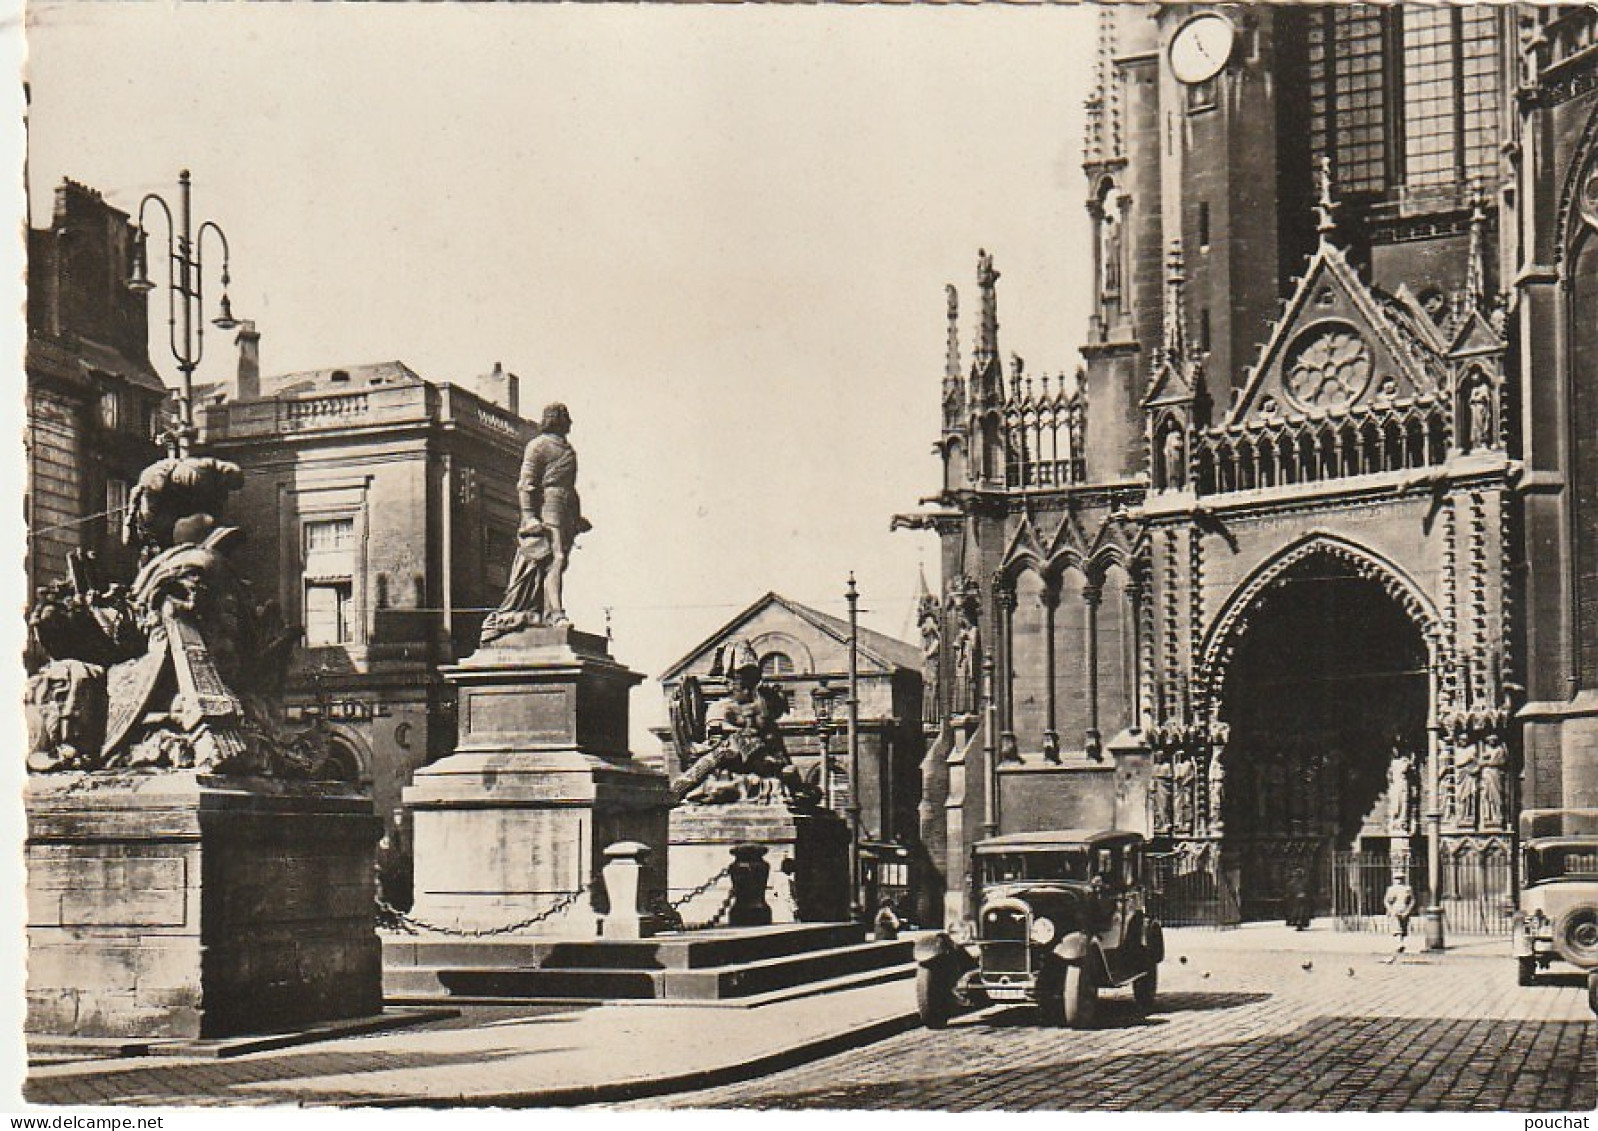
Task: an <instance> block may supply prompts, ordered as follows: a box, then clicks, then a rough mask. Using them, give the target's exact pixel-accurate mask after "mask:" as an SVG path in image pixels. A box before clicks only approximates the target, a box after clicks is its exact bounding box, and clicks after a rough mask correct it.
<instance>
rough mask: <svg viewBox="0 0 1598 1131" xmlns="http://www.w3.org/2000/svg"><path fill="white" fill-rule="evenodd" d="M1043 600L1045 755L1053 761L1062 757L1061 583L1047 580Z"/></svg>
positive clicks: (1056, 579)
mask: <svg viewBox="0 0 1598 1131" xmlns="http://www.w3.org/2000/svg"><path fill="white" fill-rule="evenodd" d="M1038 599H1039V600H1041V601H1042V602H1043V673H1044V676H1043V678H1044V683H1043V687H1044V692H1043V756H1044V757H1045V758H1047V759H1048V760H1049V761H1051V762H1057V761H1059V759H1060V731H1059V727H1058V724H1057V719H1058V716H1057V714H1056V705H1055V690H1054V612H1055V610H1056V609H1058V608H1059V606H1060V583H1059V579H1058V578H1055V579H1052V580H1050V581H1049V582H1047V583H1046V584H1045V585H1044V587H1043V592H1042V593H1040V594H1039V595H1038Z"/></svg>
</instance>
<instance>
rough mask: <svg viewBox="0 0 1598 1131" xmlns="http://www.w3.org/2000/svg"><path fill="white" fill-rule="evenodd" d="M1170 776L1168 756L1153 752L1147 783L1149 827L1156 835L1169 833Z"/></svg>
mask: <svg viewBox="0 0 1598 1131" xmlns="http://www.w3.org/2000/svg"><path fill="white" fill-rule="evenodd" d="M1171 774H1172V770H1171V759H1170V755H1168V754H1161V753H1160V752H1159V751H1155V754H1154V769H1153V771H1152V773H1151V775H1150V776H1151V780H1150V782H1149V808H1150V809H1151V810H1152V812H1151V814H1150V818H1151V819H1150V821H1149V827H1150V828H1151V829H1153V831H1154V832H1156V833H1165V832H1170V831H1171V788H1172V784H1171Z"/></svg>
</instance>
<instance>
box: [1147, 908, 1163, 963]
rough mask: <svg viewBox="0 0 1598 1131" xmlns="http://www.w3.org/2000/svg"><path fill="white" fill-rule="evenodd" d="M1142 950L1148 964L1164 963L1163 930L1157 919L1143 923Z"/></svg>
mask: <svg viewBox="0 0 1598 1131" xmlns="http://www.w3.org/2000/svg"><path fill="white" fill-rule="evenodd" d="M1143 949H1144V951H1145V952H1147V954H1148V956H1149V961H1150V962H1155V963H1159V962H1164V961H1165V928H1164V927H1162V926H1160V921H1159V920H1158V919H1145V920H1144V921H1143Z"/></svg>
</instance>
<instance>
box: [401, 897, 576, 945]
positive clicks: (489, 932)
mask: <svg viewBox="0 0 1598 1131" xmlns="http://www.w3.org/2000/svg"><path fill="white" fill-rule="evenodd" d="M587 894H588V889H587V888H586V887H580V888H578V889H577V890H575V891H570V892H567V893H566V894H565V895H563V896H561V897H560V898H559V899H558V900H556V901H555V902H554V903H553V904H551V905H550V906H548V907H546V908H544V910H542V911H540V912H539V913H538V914H537V915H534V916H532V917H531V918H528V919H522V920H520V921H518V922H515V923H506V924H505V925H504V926H501V927H484V928H483V929H481V930H475V931H474V930H469V929H467V928H464V927H446V926H442V925H440V924H438V923H429V922H427V921H426V920H425V919H418V918H416V917H414V916H412V915H407V914H406V913H405V912H403V911H401V910H400V909H399V908H397V907H395V906H393V905H392V904H390V903H387V902H386V901H384V900H383V898H382V897H381V896H379V897H378V900H377V925H378V926H379V927H386V928H388V929H389V930H395V931H403V932H405V933H406V934H408V935H414V934H416V933H417V932H418V931H428V932H430V933H434V934H440V935H453V936H455V937H456V938H464V939H486V938H491V937H493V936H495V935H511V934H515V933H516V932H518V931H525V930H526V929H527V928H528V927H532V926H536V925H537V924H539V923H542V922H543V921H544V920H546V919H548V918H551V917H552V916H554V915H557V914H559V913H560V912H562V911H565V910H566V909H567V908H568V907H570V906H571V905H572V904H574V903H576V902H577V901H578V900H579V899H581V898H582V897H583V896H584V895H587Z"/></svg>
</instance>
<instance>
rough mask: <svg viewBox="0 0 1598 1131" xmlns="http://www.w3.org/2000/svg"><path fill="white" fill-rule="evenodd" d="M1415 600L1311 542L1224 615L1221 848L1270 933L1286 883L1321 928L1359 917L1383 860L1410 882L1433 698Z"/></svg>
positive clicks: (1340, 552)
mask: <svg viewBox="0 0 1598 1131" xmlns="http://www.w3.org/2000/svg"><path fill="white" fill-rule="evenodd" d="M1411 592H1412V591H1410V590H1407V589H1406V587H1405V584H1404V583H1403V582H1401V581H1400V580H1399V579H1398V577H1397V575H1396V573H1389V572H1386V571H1385V568H1384V567H1380V566H1377V565H1375V564H1374V563H1373V561H1372V560H1371V559H1370V558H1367V557H1364V556H1363V555H1361V554H1356V553H1350V552H1347V551H1346V550H1345V549H1344V548H1342V547H1340V546H1336V545H1324V546H1316V545H1314V544H1313V543H1312V544H1308V545H1306V546H1304V547H1302V548H1301V549H1300V551H1299V552H1297V553H1295V554H1292V555H1290V556H1289V557H1288V560H1286V561H1284V562H1282V563H1281V564H1279V565H1278V567H1276V568H1275V569H1273V570H1271V571H1268V573H1267V575H1266V577H1265V580H1264V581H1263V583H1261V584H1258V585H1257V586H1256V587H1255V588H1254V591H1253V592H1252V593H1251V594H1249V595H1248V597H1247V600H1246V602H1245V603H1244V604H1243V606H1242V607H1241V608H1240V609H1239V611H1238V613H1237V615H1236V616H1235V619H1234V620H1233V622H1232V624H1231V627H1230V633H1231V639H1230V640H1229V641H1227V642H1225V643H1226V650H1225V651H1226V655H1227V657H1228V661H1227V663H1226V665H1225V669H1224V672H1223V674H1222V678H1221V680H1220V682H1219V692H1220V702H1219V712H1218V713H1219V716H1220V718H1221V719H1222V720H1223V721H1224V722H1225V723H1226V724H1227V725H1228V727H1229V729H1230V736H1229V741H1228V742H1227V745H1226V750H1225V754H1224V769H1225V783H1226V789H1225V795H1224V798H1223V799H1222V808H1221V817H1222V830H1223V832H1222V836H1221V846H1220V847H1221V856H1222V860H1223V867H1225V869H1226V871H1227V872H1228V873H1229V874H1230V876H1231V877H1232V884H1233V887H1234V888H1235V891H1236V895H1237V898H1238V901H1239V904H1240V909H1241V913H1242V916H1243V918H1244V919H1280V918H1282V917H1283V915H1284V912H1285V903H1286V896H1287V893H1288V890H1289V885H1290V883H1291V882H1292V878H1293V872H1294V870H1295V869H1297V868H1302V869H1303V871H1304V879H1305V882H1306V883H1307V884H1308V886H1309V889H1310V894H1311V899H1312V902H1313V905H1314V907H1315V910H1316V913H1317V914H1318V915H1322V916H1324V915H1326V914H1328V913H1330V912H1332V911H1334V910H1335V911H1337V912H1339V913H1344V914H1346V913H1347V912H1348V911H1349V910H1350V909H1356V910H1358V911H1360V912H1362V913H1365V914H1368V913H1369V908H1368V907H1367V905H1369V904H1371V903H1372V902H1373V901H1374V903H1375V905H1377V906H1379V904H1380V898H1381V889H1382V888H1383V887H1384V886H1385V883H1386V877H1385V875H1384V873H1385V871H1386V868H1385V867H1384V866H1382V865H1381V863H1380V862H1381V860H1382V858H1383V857H1385V858H1387V860H1388V862H1389V863H1390V864H1391V863H1397V862H1398V860H1399V859H1400V858H1402V859H1406V860H1408V861H1409V863H1410V869H1409V870H1410V871H1411V874H1414V873H1415V871H1416V866H1417V865H1418V864H1419V862H1421V861H1423V860H1424V859H1425V845H1424V842H1423V841H1422V839H1421V835H1420V834H1422V833H1423V831H1424V830H1423V826H1422V824H1421V821H1420V788H1419V787H1420V776H1421V769H1422V767H1423V766H1424V765H1425V761H1426V749H1427V720H1428V714H1429V712H1428V705H1429V702H1430V696H1431V694H1432V690H1431V680H1430V673H1429V649H1428V646H1427V633H1426V631H1425V627H1424V625H1423V623H1422V619H1421V616H1422V615H1421V614H1420V605H1419V603H1418V602H1417V601H1415V600H1412V599H1410V600H1406V597H1408V596H1410V594H1411ZM1373 861H1375V862H1377V866H1376V867H1372V866H1371V864H1372V862H1373ZM1367 889H1371V890H1367Z"/></svg>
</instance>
